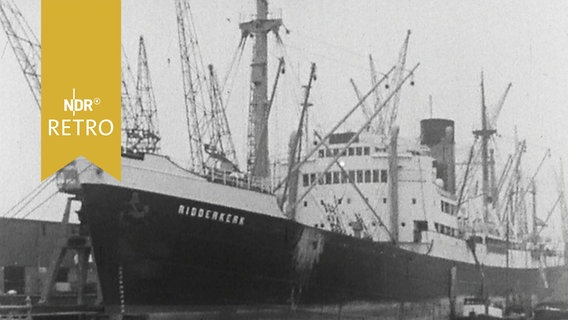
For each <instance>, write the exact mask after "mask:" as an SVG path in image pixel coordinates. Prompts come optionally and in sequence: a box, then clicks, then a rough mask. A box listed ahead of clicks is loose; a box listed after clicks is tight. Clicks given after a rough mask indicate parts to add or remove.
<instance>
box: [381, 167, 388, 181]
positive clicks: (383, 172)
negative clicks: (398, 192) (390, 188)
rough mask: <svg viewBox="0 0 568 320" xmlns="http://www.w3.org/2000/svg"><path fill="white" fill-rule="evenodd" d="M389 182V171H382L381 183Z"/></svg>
mask: <svg viewBox="0 0 568 320" xmlns="http://www.w3.org/2000/svg"><path fill="white" fill-rule="evenodd" d="M387 180H388V178H387V170H381V182H384V183H386V182H387Z"/></svg>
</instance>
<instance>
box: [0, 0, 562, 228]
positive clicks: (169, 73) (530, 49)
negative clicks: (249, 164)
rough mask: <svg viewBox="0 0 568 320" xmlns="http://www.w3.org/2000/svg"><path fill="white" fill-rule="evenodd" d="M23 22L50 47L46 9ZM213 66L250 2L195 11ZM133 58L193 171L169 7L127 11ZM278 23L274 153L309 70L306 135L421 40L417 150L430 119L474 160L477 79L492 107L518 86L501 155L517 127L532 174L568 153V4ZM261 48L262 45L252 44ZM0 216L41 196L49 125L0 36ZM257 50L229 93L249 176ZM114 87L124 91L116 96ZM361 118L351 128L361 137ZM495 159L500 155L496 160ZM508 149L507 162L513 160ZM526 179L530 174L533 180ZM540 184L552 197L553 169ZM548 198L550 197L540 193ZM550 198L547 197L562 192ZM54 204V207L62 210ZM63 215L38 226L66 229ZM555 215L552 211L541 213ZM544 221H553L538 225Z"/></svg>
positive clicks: (31, 3)
mask: <svg viewBox="0 0 568 320" xmlns="http://www.w3.org/2000/svg"><path fill="white" fill-rule="evenodd" d="M17 4H18V5H19V6H20V9H21V10H22V12H23V14H24V16H25V17H26V18H27V19H28V22H29V24H30V25H31V26H32V28H33V29H34V30H36V34H37V35H38V36H39V34H40V10H39V9H40V1H38V0H19V1H17ZM192 6H193V7H192V8H193V15H194V18H195V25H196V27H197V32H198V36H199V40H200V47H201V51H202V54H203V57H204V60H205V63H213V64H214V65H215V66H216V68H217V71H218V74H219V78H221V79H222V78H224V75H225V74H226V73H227V70H228V68H229V64H230V61H231V58H232V54H233V52H234V51H235V49H236V47H237V44H238V41H239V38H240V31H239V30H238V23H239V19H240V18H239V17H240V16H241V15H246V14H249V13H252V12H253V11H254V3H253V1H250V0H249V1H211V0H207V1H206V0H199V1H192ZM122 8H123V30H122V31H123V40H122V42H123V45H124V47H125V48H126V51H127V55H128V57H129V60H130V64H131V65H132V68H133V69H135V68H136V55H137V44H138V37H139V35H144V37H145V40H146V47H147V50H148V55H149V62H150V68H151V73H152V80H153V83H154V88H155V94H156V99H157V103H158V108H159V110H158V112H159V119H160V130H161V134H162V137H163V144H162V148H163V150H164V153H166V154H168V155H171V156H172V158H174V159H179V161H180V162H182V163H184V161H187V150H188V149H187V138H186V137H187V133H186V129H185V127H184V125H185V121H184V120H183V119H184V117H185V115H184V107H183V96H182V82H181V74H180V62H179V49H178V38H177V29H176V28H177V27H176V19H175V8H174V1H173V0H123V6H122ZM270 11H275V12H278V13H280V12H281V14H282V18H283V21H284V25H285V28H286V29H287V30H289V33H287V32H285V29H284V28H283V29H281V32H280V34H281V36H282V39H283V41H284V46H281V45H278V44H277V43H276V41H274V39H273V38H272V39H271V40H270V41H269V44H270V45H271V49H270V54H269V56H270V58H269V64H270V65H271V69H270V70H271V72H270V80H269V81H270V84H269V86H271V83H272V79H273V73H274V68H275V66H276V59H277V57H280V56H284V57H285V59H286V62H287V68H286V74H285V75H284V76H283V78H282V81H281V84H280V88H279V91H278V95H277V98H276V105H275V106H274V109H273V113H272V115H271V126H270V128H272V129H273V130H272V132H271V133H270V134H271V153H272V154H273V155H279V156H282V155H284V154H285V151H286V145H287V140H288V137H289V135H290V132H291V130H292V128H293V127H295V125H296V121H297V116H298V112H299V103H300V100H301V97H302V94H303V93H302V91H301V89H300V86H301V85H303V84H305V83H306V82H307V77H308V74H309V65H310V63H311V62H316V64H317V76H318V77H317V81H316V82H315V83H314V87H313V92H312V96H311V102H312V103H313V104H314V106H313V107H312V108H311V111H310V123H311V125H313V127H314V128H318V129H320V130H322V131H324V132H325V131H326V129H329V128H331V126H332V125H333V124H334V122H335V121H337V120H339V119H340V118H341V117H342V115H343V114H344V113H345V112H346V111H347V110H348V109H349V108H351V107H352V106H353V105H354V103H355V102H356V100H355V95H354V93H353V90H352V88H351V86H350V84H349V78H354V79H355V81H356V82H357V83H358V85H359V87H360V88H361V90H362V91H366V90H368V89H369V87H370V78H369V68H368V58H367V57H368V54H372V55H373V57H374V59H375V62H376V64H377V67H378V69H379V71H386V70H388V69H389V68H390V66H391V65H393V64H394V63H395V62H396V60H397V57H398V53H399V50H400V48H401V45H402V42H403V40H404V36H405V34H406V30H408V29H410V30H412V35H411V37H410V45H409V50H408V59H407V65H408V66H409V67H410V66H411V65H413V64H415V63H417V62H420V63H421V66H420V67H419V69H418V71H417V74H416V77H415V85H414V86H413V87H405V88H404V89H403V92H402V98H401V103H400V107H399V122H400V125H401V135H402V136H405V137H409V138H415V137H416V136H417V135H418V134H419V130H418V129H419V126H418V121H419V120H420V119H421V118H424V117H429V107H428V96H429V95H432V96H433V115H434V117H446V118H451V119H454V120H455V121H456V138H457V143H458V151H463V150H465V149H467V148H468V146H469V145H470V143H471V141H472V135H471V131H472V130H473V129H475V128H477V127H478V126H479V118H480V115H479V109H480V89H479V82H480V72H481V71H482V70H483V71H484V73H485V80H486V96H487V104H488V106H489V107H491V106H492V105H493V104H495V103H496V102H497V101H498V100H499V98H500V96H501V94H502V93H503V91H504V89H505V87H506V86H507V84H508V83H509V82H512V83H513V88H512V90H511V92H510V94H509V97H508V99H507V101H506V103H505V107H504V108H503V111H502V113H501V116H500V118H499V121H498V131H499V133H500V135H501V137H502V141H503V144H506V143H512V141H513V136H514V134H513V128H514V126H515V125H516V126H517V127H518V132H519V136H520V137H521V138H524V139H527V143H528V153H527V156H526V158H525V159H526V161H525V162H526V164H527V170H528V172H532V171H534V169H535V168H536V165H537V162H538V161H540V158H542V156H543V154H544V152H545V151H546V149H547V148H548V147H550V148H551V149H552V155H553V156H552V157H551V158H550V159H549V160H548V161H547V164H548V167H549V168H552V166H553V165H555V166H558V159H559V157H561V156H563V155H564V158H568V157H567V156H566V154H567V152H568V145H567V144H566V143H564V139H565V138H566V136H567V133H568V129H567V127H566V125H567V124H568V111H567V107H568V104H567V102H568V90H566V89H567V84H568V72H567V71H568V59H567V58H566V57H568V2H566V1H449V0H448V1H441V0H440V1H408V0H407V1H371V0H369V1H361V0H360V1H298V0H288V1H272V2H271V3H270ZM250 40H252V39H250ZM0 46H1V47H0V49H2V51H1V52H0V54H1V56H0V114H1V115H2V116H1V117H0V136H1V137H2V142H1V148H0V181H2V183H1V185H0V214H2V213H3V212H5V211H6V210H7V209H8V208H9V207H11V206H12V205H13V204H14V203H15V202H16V201H17V200H18V199H20V198H21V197H22V196H24V195H25V194H27V193H28V192H29V191H30V190H31V189H33V188H34V187H35V186H36V185H37V184H38V183H39V180H40V178H39V169H40V159H39V154H40V152H39V150H40V149H39V148H40V136H39V119H40V114H39V111H38V109H37V107H36V106H35V105H34V103H35V102H34V100H33V98H32V95H31V93H30V91H29V89H28V87H27V84H26V82H25V79H24V77H23V75H22V72H21V70H20V69H19V65H18V63H17V61H16V59H15V56H14V54H13V52H12V49H11V48H10V46H9V45H8V44H7V39H6V37H5V34H4V33H3V32H2V33H0ZM251 50H252V41H249V43H247V48H246V49H245V54H244V55H243V58H242V61H241V62H240V66H239V68H238V70H237V71H236V75H237V76H236V77H235V84H234V85H232V86H230V88H231V96H230V99H229V106H228V116H229V118H230V120H229V121H230V124H231V128H232V130H233V137H234V140H235V143H236V145H237V152H238V154H239V157H240V159H239V160H240V162H241V164H244V154H245V143H244V142H245V141H246V140H245V137H246V120H247V100H248V96H249V92H248V88H249V85H248V82H247V77H248V75H249V72H250V71H249V67H248V65H249V63H250V62H249V61H250V51H251ZM117 85H118V84H117ZM361 119H362V118H361V117H360V115H359V117H358V118H356V119H353V120H351V121H349V122H348V124H347V126H346V127H345V129H352V130H356V129H358V125H360V124H361V122H360V121H361ZM498 153H499V151H498ZM506 155H507V149H506V147H504V149H503V151H502V152H501V154H500V157H502V158H505V157H506ZM527 175H529V174H527ZM539 179H540V180H543V181H548V182H549V183H548V184H547V185H548V188H552V189H550V190H552V191H554V186H555V184H554V183H550V182H551V181H553V179H554V177H553V175H552V170H551V169H549V170H548V171H547V172H544V173H543V175H542V176H541V177H539ZM544 188H545V189H546V187H544ZM552 191H551V192H552ZM52 202H53V203H52ZM60 202H61V201H59V202H57V201H50V202H48V203H47V209H45V210H38V211H36V212H34V213H33V214H31V215H30V216H29V217H33V218H47V219H59V217H60V215H59V213H57V211H58V210H59V209H58V208H59V207H60V206H61V205H60ZM550 206H551V204H550V205H549V204H547V203H542V210H543V211H544V210H547V208H549V207H550ZM541 214H542V215H546V213H541Z"/></svg>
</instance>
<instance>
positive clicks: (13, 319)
mask: <svg viewBox="0 0 568 320" xmlns="http://www.w3.org/2000/svg"><path fill="white" fill-rule="evenodd" d="M0 320H32V300H31V298H30V297H29V296H28V297H26V300H25V304H24V305H0Z"/></svg>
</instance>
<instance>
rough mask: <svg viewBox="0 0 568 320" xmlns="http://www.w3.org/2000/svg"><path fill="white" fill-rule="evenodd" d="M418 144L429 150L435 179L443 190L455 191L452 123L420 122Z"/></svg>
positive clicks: (442, 121)
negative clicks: (434, 168)
mask: <svg viewBox="0 0 568 320" xmlns="http://www.w3.org/2000/svg"><path fill="white" fill-rule="evenodd" d="M420 144H422V145H426V146H428V147H429V148H430V151H431V156H432V158H434V160H435V164H434V166H435V167H436V172H437V173H436V178H439V179H442V181H443V182H444V190H446V191H449V192H451V193H455V191H456V160H455V153H454V146H455V140H454V121H453V120H449V119H424V120H422V121H420Z"/></svg>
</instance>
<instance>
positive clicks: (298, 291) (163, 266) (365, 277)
mask: <svg viewBox="0 0 568 320" xmlns="http://www.w3.org/2000/svg"><path fill="white" fill-rule="evenodd" d="M179 3H183V1H178V4H179ZM257 10H258V11H257V14H256V15H255V16H254V17H253V19H252V20H250V21H245V22H243V23H241V25H240V27H241V30H242V33H243V37H245V38H246V37H249V36H251V35H254V39H255V46H254V50H253V63H252V65H251V66H252V71H251V87H252V92H251V97H252V98H251V105H250V110H251V111H250V114H251V117H250V121H249V133H250V135H249V138H250V139H252V141H253V143H251V144H252V145H253V146H255V148H253V150H252V151H251V154H252V155H253V156H252V158H249V161H248V163H247V165H248V170H247V171H246V173H241V172H236V171H235V170H230V169H227V168H234V167H235V166H231V165H229V166H227V165H218V166H207V165H205V163H204V162H202V163H200V164H199V169H196V168H197V167H192V168H191V169H186V168H183V167H181V166H180V165H178V164H176V163H175V162H173V161H171V160H170V159H169V158H168V157H167V156H163V155H158V154H152V153H140V152H138V153H132V152H125V153H124V154H123V158H122V181H118V180H116V179H114V178H113V177H111V176H110V175H108V174H106V173H105V172H104V171H102V170H101V169H100V168H97V167H96V166H94V165H92V164H91V163H90V162H88V161H87V160H81V159H79V160H76V161H75V162H74V163H72V164H71V165H69V166H67V167H66V168H65V169H63V170H61V171H60V172H59V174H58V183H59V186H60V189H61V190H62V191H63V192H67V193H70V194H73V195H76V196H79V197H80V198H81V201H82V207H81V210H80V212H79V217H80V221H81V223H82V224H83V225H85V226H87V227H88V229H89V232H90V236H91V239H92V246H93V254H94V259H95V261H96V264H97V269H98V275H99V280H100V286H101V289H102V294H103V300H104V304H105V307H106V308H108V309H109V310H118V312H121V313H142V312H154V313H160V312H170V313H171V312H190V313H192V314H194V315H195V316H196V318H208V316H210V317H213V318H214V317H215V316H220V315H223V316H224V317H225V318H243V319H245V318H250V317H251V315H255V316H256V317H260V318H263V319H268V318H270V317H271V316H274V317H276V318H282V317H283V316H285V315H291V314H294V315H298V318H301V315H305V316H306V317H309V315H321V316H322V317H324V318H325V317H327V316H332V315H337V314H350V315H358V316H361V317H363V318H364V317H366V316H374V317H388V316H393V317H399V318H408V319H410V318H417V319H419V318H442V317H447V316H450V315H451V314H454V313H456V312H459V309H460V308H463V304H464V301H465V300H466V299H468V298H471V297H478V298H482V299H484V300H492V301H503V303H505V302H507V303H510V302H511V301H513V300H516V301H517V302H519V303H521V302H522V303H529V304H530V301H531V300H532V301H534V300H538V299H539V298H541V297H543V296H545V295H546V294H547V292H548V291H549V290H550V286H551V285H552V284H555V283H556V282H557V280H558V279H560V278H561V275H562V274H563V273H566V272H567V269H566V266H565V258H564V254H563V252H562V250H554V248H549V247H547V246H546V245H545V244H544V243H541V242H539V241H537V237H536V234H535V233H532V234H533V235H535V237H531V238H530V239H529V238H528V237H523V232H525V233H526V234H529V235H530V234H531V233H530V232H528V231H527V230H524V231H523V227H522V226H524V228H525V229H526V226H527V223H526V221H525V222H524V223H522V222H519V221H518V219H519V218H518V217H519V216H521V213H520V212H517V214H516V215H515V217H516V218H515V219H517V220H514V221H513V218H512V215H511V212H515V211H514V210H517V207H515V206H512V205H504V204H503V205H498V204H497V197H496V196H497V195H498V194H499V192H498V190H497V189H496V188H494V187H495V185H494V184H492V182H494V183H496V181H495V180H496V179H495V178H494V174H492V170H491V168H492V165H494V161H492V153H491V149H490V147H489V146H488V144H489V140H490V138H491V135H492V134H494V133H495V130H494V128H493V127H492V126H491V121H489V120H488V119H487V116H486V110H485V106H484V104H483V105H482V123H481V129H480V130H478V131H476V132H475V134H476V136H477V137H478V138H479V139H478V141H480V144H478V145H477V148H478V149H477V150H479V151H480V152H479V153H480V158H478V159H477V160H479V161H481V162H482V164H483V165H482V167H483V168H482V175H483V177H482V179H481V180H482V184H483V187H482V190H481V192H478V196H477V198H476V199H477V201H478V204H479V207H478V209H479V210H478V211H479V212H480V213H479V216H478V219H476V220H475V221H473V220H474V219H473V218H472V219H471V220H468V215H467V212H468V210H469V211H475V210H477V209H475V208H476V207H475V206H474V205H473V204H471V203H473V202H474V200H471V201H470V202H467V201H465V200H464V199H465V193H466V188H465V187H464V186H465V185H466V182H463V181H462V182H460V183H458V182H457V180H458V179H457V178H456V176H457V174H456V163H455V162H456V161H455V158H456V156H455V151H454V146H455V141H454V129H455V128H454V122H453V121H452V120H449V119H434V118H432V119H424V120H422V121H421V122H420V127H421V137H420V140H419V142H416V143H415V142H413V141H410V140H409V141H403V140H402V139H398V128H397V127H396V126H392V127H389V129H390V130H389V131H385V130H383V131H382V133H381V132H379V131H373V130H369V128H370V125H371V124H372V123H373V119H376V117H378V116H380V112H381V110H380V108H378V109H377V110H376V111H375V112H373V113H372V114H371V115H370V116H369V118H368V122H367V123H365V124H364V125H363V126H361V129H360V130H359V131H356V132H351V131H346V132H339V131H337V130H336V129H337V127H339V126H336V128H335V129H333V130H331V131H330V132H329V133H328V134H326V135H325V136H323V137H322V136H319V135H315V136H314V137H313V138H311V139H310V140H309V141H308V143H307V145H304V149H305V150H304V151H300V150H298V148H297V146H298V145H299V141H302V140H303V139H304V137H302V135H301V131H302V130H303V125H302V124H300V126H299V128H300V129H299V130H298V131H296V133H295V135H294V136H293V139H292V143H291V146H292V147H291V151H290V156H289V159H288V162H287V163H286V164H284V165H282V166H281V167H276V166H274V167H273V169H272V172H271V166H270V161H269V155H268V143H267V141H268V137H267V135H268V134H267V130H266V127H267V118H268V117H267V108H269V105H268V103H267V101H269V100H270V99H268V97H267V96H268V95H267V88H268V85H267V72H266V69H267V62H266V61H267V59H266V58H267V52H266V46H267V41H266V37H267V35H268V34H269V33H271V32H274V33H276V32H278V28H279V27H280V25H281V21H280V19H279V18H272V17H270V15H269V14H268V6H267V3H266V1H263V0H258V1H257ZM179 20H180V19H178V21H179ZM182 60H183V56H182ZM414 70H415V68H414V69H412V71H411V72H409V73H407V74H406V76H405V75H404V74H402V73H401V75H400V76H399V77H397V78H398V81H397V82H396V83H394V87H396V88H394V87H393V88H392V89H393V90H392V92H393V93H392V94H391V95H390V96H389V97H388V98H386V99H385V100H384V102H383V105H384V106H386V105H387V103H388V102H389V100H390V99H392V98H394V95H395V93H396V92H397V91H398V90H399V89H400V88H401V87H402V86H403V85H404V84H405V82H406V81H407V80H408V79H409V77H410V76H411V75H412V74H413V72H414ZM312 79H313V76H312V75H310V83H311V81H312ZM381 81H382V80H381ZM379 83H380V81H379ZM379 83H377V85H378V84H379ZM308 88H309V85H308ZM307 92H309V90H308V91H307ZM307 96H308V95H307V94H306V101H305V103H304V108H306V106H307V105H308V101H307V100H308V98H307ZM363 99H364V97H363ZM360 104H361V103H358V104H357V106H356V107H358V106H359V105H360ZM189 122H190V120H188V123H189ZM304 135H305V136H307V133H306V132H304ZM194 138H195V137H192V138H191V139H194ZM203 147H204V146H200V148H203ZM205 147H206V146H205ZM126 151H128V150H126ZM194 151H195V150H194ZM215 159H217V160H219V161H220V162H223V163H225V164H226V162H227V159H226V157H222V156H219V155H217V157H215ZM471 162H472V163H473V161H471ZM466 177H467V174H466ZM278 178H280V179H278ZM513 180H514V179H511V181H513ZM278 182H280V183H278ZM512 185H513V182H511V186H512ZM509 191H510V192H509V194H513V192H512V191H511V190H509ZM517 191H518V190H517ZM525 194H526V189H525V190H524V191H521V194H520V195H522V196H524V195H525ZM479 195H480V196H479ZM520 201H521V200H520ZM522 201H524V200H522ZM507 212H508V213H507ZM494 216H496V217H500V218H501V219H494V218H493V217H494ZM472 217H473V216H472ZM491 221H493V222H494V223H493V224H492V223H490V222H491ZM496 221H506V223H502V224H501V225H499V226H498V225H495V222H496ZM513 222H514V223H513ZM533 224H534V223H533ZM521 225H522V226H521ZM513 227H515V228H517V229H518V231H517V232H513V230H512V228H513ZM526 234H525V235H526ZM456 310H458V311H456ZM395 314H396V315H395Z"/></svg>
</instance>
